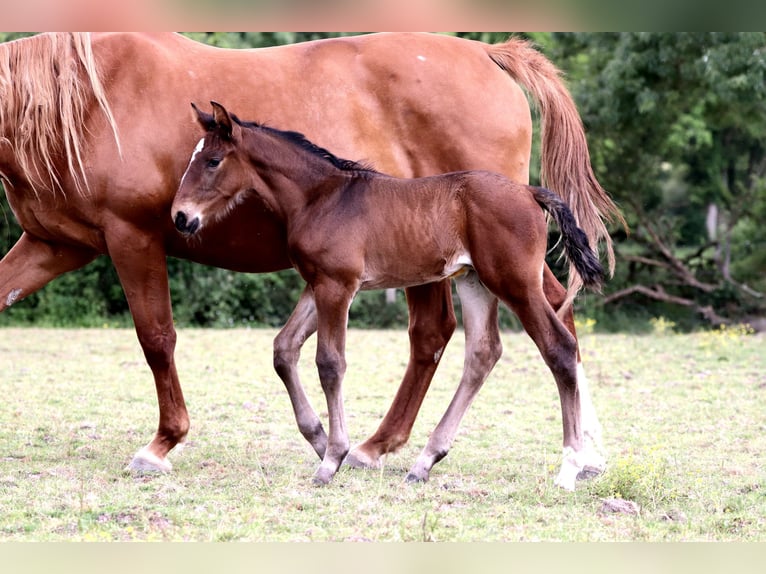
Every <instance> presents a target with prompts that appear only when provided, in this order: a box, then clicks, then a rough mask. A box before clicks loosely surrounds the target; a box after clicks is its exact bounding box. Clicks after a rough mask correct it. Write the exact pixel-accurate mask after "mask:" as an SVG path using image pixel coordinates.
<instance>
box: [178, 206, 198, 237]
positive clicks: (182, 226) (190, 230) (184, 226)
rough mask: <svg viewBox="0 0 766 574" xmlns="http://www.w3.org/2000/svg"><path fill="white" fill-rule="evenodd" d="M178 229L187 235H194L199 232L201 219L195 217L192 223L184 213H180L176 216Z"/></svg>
mask: <svg viewBox="0 0 766 574" xmlns="http://www.w3.org/2000/svg"><path fill="white" fill-rule="evenodd" d="M175 224H176V229H177V230H178V231H180V232H181V233H185V234H187V235H193V234H194V233H196V232H197V230H198V229H199V226H200V221H199V217H195V218H194V219H192V220H191V221H189V220H188V218H187V217H186V214H185V213H184V212H183V211H179V212H178V213H177V214H176V219H175Z"/></svg>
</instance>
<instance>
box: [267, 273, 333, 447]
mask: <svg viewBox="0 0 766 574" xmlns="http://www.w3.org/2000/svg"><path fill="white" fill-rule="evenodd" d="M316 329H317V315H316V305H315V304H314V294H313V293H312V291H311V288H310V287H309V286H306V288H305V289H304V290H303V293H301V297H300V299H299V300H298V304H297V305H296V307H295V310H294V311H293V312H292V314H291V315H290V318H289V319H288V320H287V323H286V324H285V326H284V327H283V328H282V330H281V331H280V332H279V334H278V335H277V336H276V338H275V339H274V369H275V370H276V371H277V374H278V375H279V378H280V379H282V382H283V383H284V384H285V388H286V389H287V394H288V395H289V396H290V403H291V404H292V406H293V412H294V413H295V421H296V422H297V423H298V430H300V431H301V434H302V435H303V436H304V437H305V438H306V440H307V441H309V444H310V445H311V446H312V447H313V448H314V450H315V451H316V453H317V454H318V455H319V458H323V457H324V455H325V449H326V448H327V435H326V434H325V431H324V429H323V428H322V423H321V421H320V420H319V417H318V416H317V414H316V412H314V409H313V408H312V407H311V403H309V399H308V397H307V396H306V392H305V391H304V390H303V386H301V383H300V377H299V375H298V359H299V358H300V354H301V347H302V346H303V343H305V342H306V339H308V338H309V337H310V336H311V335H312V334H313V333H314V332H316Z"/></svg>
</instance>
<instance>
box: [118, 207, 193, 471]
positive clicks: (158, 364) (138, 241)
mask: <svg viewBox="0 0 766 574" xmlns="http://www.w3.org/2000/svg"><path fill="white" fill-rule="evenodd" d="M109 229H110V230H109V232H108V233H107V236H106V240H107V248H108V250H109V255H110V257H111V258H112V262H113V263H114V267H115V269H116V270H117V275H118V276H119V278H120V282H121V283H122V288H123V290H124V291H125V296H126V298H127V300H128V305H129V306H130V313H131V315H132V316H133V322H134V325H135V329H136V334H137V335H138V341H139V343H140V344H141V348H142V349H143V351H144V356H145V357H146V361H147V363H148V364H149V368H150V369H151V370H152V374H153V375H154V384H155V387H156V390H157V401H158V404H159V411H160V412H159V425H158V428H157V434H156V435H155V436H154V438H153V439H152V441H151V442H150V443H149V444H148V445H146V446H145V447H143V448H142V449H141V450H139V451H138V452H137V453H136V454H135V456H134V457H133V460H132V461H131V462H130V465H129V466H128V468H129V469H130V470H138V471H162V472H167V471H169V470H171V469H172V465H171V464H170V462H169V461H168V460H167V455H168V453H169V452H170V450H171V449H173V448H174V447H175V446H176V445H177V444H178V443H180V442H181V441H183V440H184V438H186V434H187V433H188V432H189V415H188V413H187V411H186V404H185V402H184V397H183V393H182V392H181V384H180V382H179V380H178V373H177V372H176V366H175V359H174V352H175V344H176V330H175V327H174V326H173V314H172V310H171V305H170V289H169V287H168V273H167V266H166V262H165V249H164V240H163V237H162V236H161V235H159V234H150V233H147V232H146V231H145V230H142V229H140V228H138V227H134V226H132V225H129V224H128V223H125V222H120V223H118V224H116V225H113V226H112V227H111V228H109Z"/></svg>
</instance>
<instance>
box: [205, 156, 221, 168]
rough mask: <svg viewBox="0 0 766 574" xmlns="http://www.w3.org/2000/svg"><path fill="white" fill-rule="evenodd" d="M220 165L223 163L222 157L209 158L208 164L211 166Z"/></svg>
mask: <svg viewBox="0 0 766 574" xmlns="http://www.w3.org/2000/svg"><path fill="white" fill-rule="evenodd" d="M219 165H221V159H220V158H217V157H214V158H210V159H209V160H207V166H208V167H210V168H215V167H218V166H219Z"/></svg>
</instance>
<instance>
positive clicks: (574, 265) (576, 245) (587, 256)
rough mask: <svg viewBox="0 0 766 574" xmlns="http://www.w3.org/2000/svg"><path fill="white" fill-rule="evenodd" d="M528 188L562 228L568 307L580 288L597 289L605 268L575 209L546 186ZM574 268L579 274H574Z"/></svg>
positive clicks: (565, 305)
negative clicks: (566, 270)
mask: <svg viewBox="0 0 766 574" xmlns="http://www.w3.org/2000/svg"><path fill="white" fill-rule="evenodd" d="M529 189H530V190H531V192H532V196H533V197H534V198H535V201H537V203H539V204H540V206H541V207H542V208H543V209H544V210H545V211H547V212H548V213H550V214H551V217H552V218H553V220H554V221H555V222H556V225H558V226H559V230H560V231H561V242H562V243H563V245H564V253H565V254H566V257H567V259H568V260H569V264H570V274H569V283H568V287H567V296H566V300H565V301H564V304H563V305H562V306H561V309H567V308H569V304H570V303H571V302H572V301H573V300H574V298H575V296H576V295H577V292H578V291H579V290H580V288H581V287H583V286H585V287H588V288H591V289H594V290H599V289H600V288H601V285H602V283H603V282H604V268H603V267H602V266H601V262H600V261H599V260H598V257H597V256H596V254H595V253H594V252H593V250H592V249H591V247H590V245H589V244H588V236H587V235H585V232H584V231H583V230H582V229H580V228H579V227H578V226H577V222H576V221H575V218H574V215H573V214H572V210H570V209H569V206H567V204H566V203H565V202H564V200H563V199H561V198H560V197H559V196H558V195H556V194H555V193H553V192H552V191H550V190H548V189H545V188H544V187H533V186H530V187H529ZM572 270H574V271H575V272H576V273H575V274H573V273H572V272H571V271H572Z"/></svg>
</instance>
